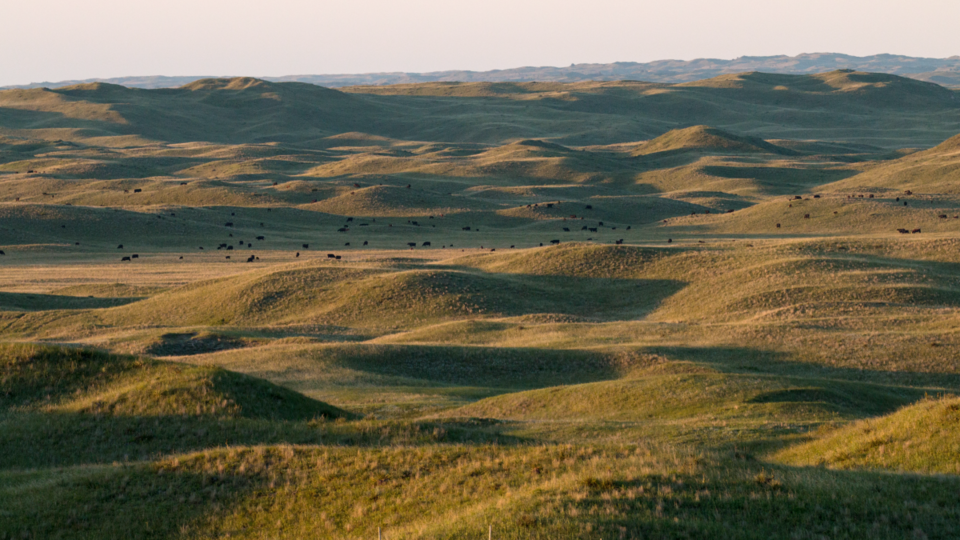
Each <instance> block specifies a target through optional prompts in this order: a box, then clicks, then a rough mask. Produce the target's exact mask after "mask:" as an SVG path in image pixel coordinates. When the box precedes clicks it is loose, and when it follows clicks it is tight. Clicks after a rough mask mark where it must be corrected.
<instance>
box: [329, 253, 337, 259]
mask: <svg viewBox="0 0 960 540" xmlns="http://www.w3.org/2000/svg"><path fill="white" fill-rule="evenodd" d="M327 258H328V259H334V258H336V255H334V254H333V253H327Z"/></svg>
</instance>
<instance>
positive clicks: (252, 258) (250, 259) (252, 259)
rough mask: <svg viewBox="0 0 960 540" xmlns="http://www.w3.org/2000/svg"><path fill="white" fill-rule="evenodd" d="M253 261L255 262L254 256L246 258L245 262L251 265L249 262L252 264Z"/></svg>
mask: <svg viewBox="0 0 960 540" xmlns="http://www.w3.org/2000/svg"><path fill="white" fill-rule="evenodd" d="M255 260H257V257H256V256H254V255H251V256H249V257H247V262H248V263H251V262H253V261H255Z"/></svg>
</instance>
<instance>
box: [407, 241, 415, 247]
mask: <svg viewBox="0 0 960 540" xmlns="http://www.w3.org/2000/svg"><path fill="white" fill-rule="evenodd" d="M407 245H408V246H410V247H412V248H413V247H417V243H416V242H407Z"/></svg>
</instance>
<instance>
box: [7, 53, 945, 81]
mask: <svg viewBox="0 0 960 540" xmlns="http://www.w3.org/2000/svg"><path fill="white" fill-rule="evenodd" d="M837 69H853V70H857V71H870V72H874V73H889V74H893V75H901V76H904V77H910V78H912V79H918V80H922V81H928V82H934V83H937V84H940V85H943V86H947V87H952V88H960V56H951V57H950V58H917V57H912V56H902V55H895V54H877V55H873V56H850V55H846V54H837V53H813V54H800V55H797V56H785V55H779V56H742V57H740V58H736V59H733V60H722V59H716V58H699V59H696V60H657V61H655V62H647V63H639V62H614V63H612V64H571V65H570V66H567V67H551V66H540V67H519V68H512V69H497V70H492V71H466V70H451V71H434V72H429V73H403V72H392V73H358V74H326V75H286V76H283V77H262V79H264V80H268V81H273V82H304V83H311V84H317V85H320V86H329V87H342V86H357V85H387V84H413V83H425V82H445V81H446V82H450V81H458V82H530V81H546V82H580V81H617V80H634V81H647V82H662V83H681V82H689V81H696V80H700V79H707V78H711V77H717V76H719V75H725V74H731V73H741V72H745V71H763V72H766V73H790V74H812V73H822V72H825V71H833V70H837ZM204 78H208V77H206V76H195V77H188V76H185V77H166V76H143V77H116V78H111V79H85V80H74V81H59V82H39V83H30V84H25V85H20V86H10V87H7V88H40V87H47V88H58V87H62V86H72V85H75V84H81V83H90V82H107V83H111V84H119V85H123V86H128V87H132V88H175V87H180V86H183V85H185V84H189V83H191V82H193V81H196V80H199V79H204Z"/></svg>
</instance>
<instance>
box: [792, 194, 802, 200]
mask: <svg viewBox="0 0 960 540" xmlns="http://www.w3.org/2000/svg"><path fill="white" fill-rule="evenodd" d="M793 200H795V201H802V200H803V197H801V196H799V195H794V196H793Z"/></svg>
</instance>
